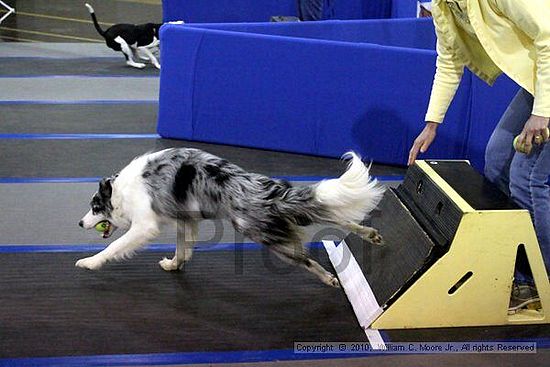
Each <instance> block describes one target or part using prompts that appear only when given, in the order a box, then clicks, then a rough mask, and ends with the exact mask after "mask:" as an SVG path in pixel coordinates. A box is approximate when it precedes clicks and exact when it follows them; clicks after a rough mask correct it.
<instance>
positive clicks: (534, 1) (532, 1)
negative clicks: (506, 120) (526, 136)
mask: <svg viewBox="0 0 550 367" xmlns="http://www.w3.org/2000/svg"><path fill="white" fill-rule="evenodd" d="M494 2H495V5H496V7H497V8H498V9H499V10H500V11H501V12H502V14H503V15H504V16H505V17H506V18H508V19H509V20H510V21H512V22H513V23H514V24H515V25H516V26H517V27H518V28H519V29H521V30H522V31H523V32H525V34H526V35H527V36H528V37H529V38H531V39H532V40H533V43H534V45H535V50H536V55H535V57H536V76H535V93H534V97H535V101H534V104H533V114H534V115H537V116H543V117H550V0H494Z"/></svg>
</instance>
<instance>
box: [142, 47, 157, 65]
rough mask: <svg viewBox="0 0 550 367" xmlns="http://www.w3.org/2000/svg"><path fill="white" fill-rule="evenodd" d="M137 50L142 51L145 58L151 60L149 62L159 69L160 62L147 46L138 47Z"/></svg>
mask: <svg viewBox="0 0 550 367" xmlns="http://www.w3.org/2000/svg"><path fill="white" fill-rule="evenodd" d="M139 52H143V53H144V54H145V55H146V57H147V60H149V61H151V63H152V64H153V65H154V66H155V67H156V68H157V69H159V70H160V64H159V62H158V60H157V58H156V57H155V55H153V53H152V52H151V51H150V50H149V49H148V48H147V47H138V53H139Z"/></svg>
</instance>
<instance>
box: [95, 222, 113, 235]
mask: <svg viewBox="0 0 550 367" xmlns="http://www.w3.org/2000/svg"><path fill="white" fill-rule="evenodd" d="M109 226H110V223H109V221H107V220H104V221H103V222H99V223H98V224H96V225H95V230H96V231H98V232H105V231H106V230H107V229H109Z"/></svg>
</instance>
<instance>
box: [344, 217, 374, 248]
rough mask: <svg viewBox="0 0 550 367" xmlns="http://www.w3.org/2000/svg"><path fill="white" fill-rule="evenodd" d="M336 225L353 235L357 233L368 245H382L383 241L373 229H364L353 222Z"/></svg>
mask: <svg viewBox="0 0 550 367" xmlns="http://www.w3.org/2000/svg"><path fill="white" fill-rule="evenodd" d="M336 224H338V225H341V226H342V227H344V228H345V229H347V230H349V231H352V232H353V233H357V234H358V235H360V236H361V238H363V239H364V240H365V241H369V242H370V243H373V244H375V245H382V244H384V240H383V239H382V236H381V235H380V233H378V230H376V229H375V228H372V227H365V226H362V225H360V224H357V223H353V222H345V223H336Z"/></svg>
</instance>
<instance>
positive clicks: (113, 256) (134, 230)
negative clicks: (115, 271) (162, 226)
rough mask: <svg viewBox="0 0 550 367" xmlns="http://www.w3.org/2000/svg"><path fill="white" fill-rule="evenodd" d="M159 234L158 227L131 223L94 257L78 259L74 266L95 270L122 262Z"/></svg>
mask: <svg viewBox="0 0 550 367" xmlns="http://www.w3.org/2000/svg"><path fill="white" fill-rule="evenodd" d="M158 233H159V230H158V227H157V226H156V225H155V224H151V223H132V227H130V229H129V230H128V232H126V233H125V234H124V235H123V236H122V237H120V238H119V239H118V240H116V241H114V242H113V243H111V244H110V245H109V246H107V247H106V248H105V249H104V250H103V251H101V252H99V253H97V254H95V255H94V256H91V257H87V258H84V259H80V260H78V261H77V262H76V266H78V267H80V268H85V269H90V270H96V269H99V268H100V267H101V266H102V265H103V264H105V263H106V262H108V261H111V260H122V259H125V258H128V257H130V256H132V255H133V254H134V253H135V252H136V251H137V250H139V249H140V248H141V247H143V246H144V245H146V244H147V243H148V242H149V241H151V240H152V239H153V238H155V237H156V236H157V235H158Z"/></svg>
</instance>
